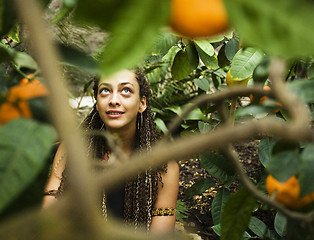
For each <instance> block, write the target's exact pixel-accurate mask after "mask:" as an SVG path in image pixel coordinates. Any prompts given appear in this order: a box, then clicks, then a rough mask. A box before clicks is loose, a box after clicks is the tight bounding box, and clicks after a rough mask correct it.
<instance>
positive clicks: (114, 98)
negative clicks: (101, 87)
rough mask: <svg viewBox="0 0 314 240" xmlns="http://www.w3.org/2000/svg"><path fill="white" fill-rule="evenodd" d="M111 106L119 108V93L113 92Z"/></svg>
mask: <svg viewBox="0 0 314 240" xmlns="http://www.w3.org/2000/svg"><path fill="white" fill-rule="evenodd" d="M109 105H111V106H118V105H120V99H119V95H118V93H117V92H113V93H112V95H111V98H110V101H109Z"/></svg>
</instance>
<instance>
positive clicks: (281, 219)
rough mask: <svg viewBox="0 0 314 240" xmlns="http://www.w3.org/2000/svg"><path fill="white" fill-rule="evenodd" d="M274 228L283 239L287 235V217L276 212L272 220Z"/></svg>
mask: <svg viewBox="0 0 314 240" xmlns="http://www.w3.org/2000/svg"><path fill="white" fill-rule="evenodd" d="M274 227H275V230H276V232H277V234H278V235H279V236H280V237H285V236H286V234H287V217H286V216H285V215H283V214H282V213H280V212H277V214H276V216H275V220H274Z"/></svg>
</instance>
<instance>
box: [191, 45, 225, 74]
mask: <svg viewBox="0 0 314 240" xmlns="http://www.w3.org/2000/svg"><path fill="white" fill-rule="evenodd" d="M195 47H196V50H197V53H198V55H199V57H200V59H201V60H202V62H203V63H204V65H205V66H206V67H208V68H211V69H217V68H219V66H218V59H217V56H216V54H213V55H211V56H210V55H208V54H207V53H205V52H204V51H203V50H202V49H201V48H200V47H199V46H197V45H195Z"/></svg>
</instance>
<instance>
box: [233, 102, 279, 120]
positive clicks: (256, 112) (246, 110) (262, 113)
mask: <svg viewBox="0 0 314 240" xmlns="http://www.w3.org/2000/svg"><path fill="white" fill-rule="evenodd" d="M271 110H273V108H272V107H264V106H260V105H249V106H246V107H243V108H240V109H237V111H236V113H235V115H234V118H235V119H240V118H243V117H248V116H252V117H254V118H256V119H260V118H264V117H266V116H267V115H268V113H269V112H270V111H271Z"/></svg>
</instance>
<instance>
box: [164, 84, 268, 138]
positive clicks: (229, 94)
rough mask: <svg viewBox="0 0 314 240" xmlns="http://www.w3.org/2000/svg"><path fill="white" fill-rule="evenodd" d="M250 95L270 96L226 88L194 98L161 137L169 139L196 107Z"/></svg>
mask: <svg viewBox="0 0 314 240" xmlns="http://www.w3.org/2000/svg"><path fill="white" fill-rule="evenodd" d="M250 94H256V95H258V96H272V93H271V92H270V91H265V90H263V89H260V88H248V87H233V88H228V89H226V90H224V91H220V92H216V93H214V94H211V95H209V94H203V95H200V96H199V97H196V98H195V99H194V100H193V101H192V102H191V104H189V105H188V106H187V107H186V108H185V109H184V110H183V112H182V113H181V114H180V115H179V116H177V117H176V118H175V119H174V120H173V121H172V122H170V124H169V125H168V131H167V133H166V134H165V136H164V137H163V139H167V138H169V136H170V135H171V133H173V131H174V130H175V129H176V127H177V126H178V125H179V124H180V122H181V121H182V120H183V119H184V117H186V116H187V115H188V114H189V113H190V112H191V111H193V110H194V109H195V108H196V107H199V106H200V105H202V104H204V103H212V104H215V103H219V102H223V101H224V100H226V99H229V98H233V97H238V96H249V95H250Z"/></svg>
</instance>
